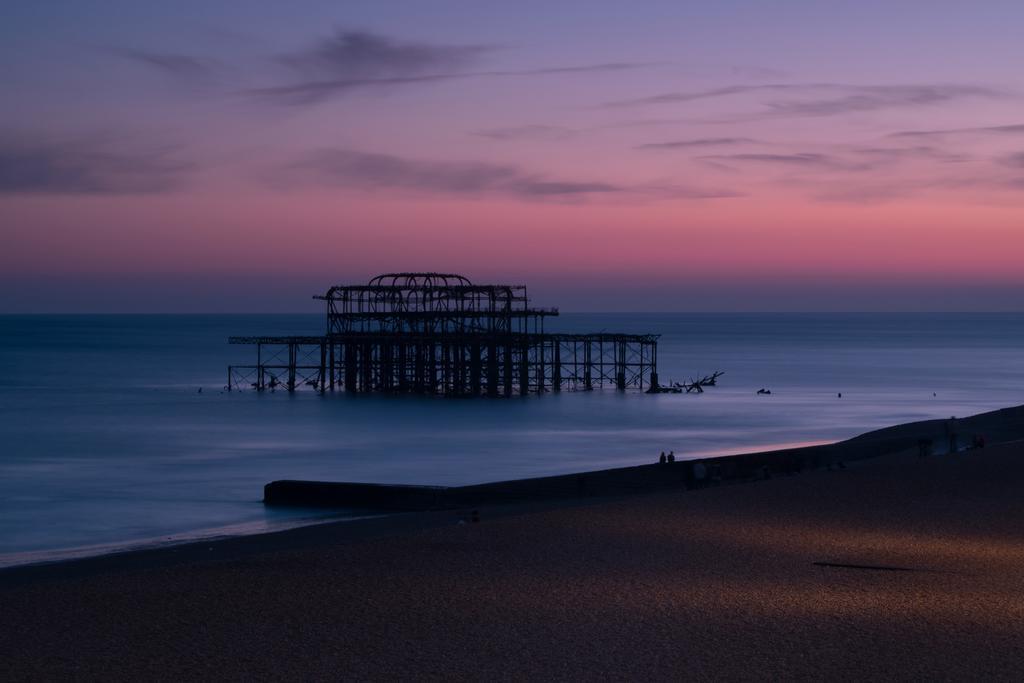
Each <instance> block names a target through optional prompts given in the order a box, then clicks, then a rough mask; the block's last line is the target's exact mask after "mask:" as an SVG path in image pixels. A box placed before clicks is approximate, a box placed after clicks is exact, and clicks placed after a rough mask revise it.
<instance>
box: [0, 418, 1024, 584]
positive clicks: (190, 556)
mask: <svg viewBox="0 0 1024 683" xmlns="http://www.w3.org/2000/svg"><path fill="white" fill-rule="evenodd" d="M945 422H946V420H941V419H934V420H923V421H917V422H908V423H903V424H897V425H892V426H889V427H883V428H881V429H876V430H871V431H869V432H865V433H863V434H860V435H857V436H855V437H852V438H850V439H846V440H843V441H838V442H834V443H827V444H818V445H812V446H801V447H796V448H787V449H780V450H772V451H757V452H752V453H737V454H732V455H722V456H714V457H709V458H697V459H693V460H679V461H676V462H675V463H673V464H671V465H659V464H657V463H652V464H644V465H634V466H630V467H619V468H611V469H606V470H594V471H588V472H578V473H572V474H564V475H553V476H546V477H531V478H526V479H515V480H507V481H499V482H488V483H484V484H474V485H469V486H464V487H452V488H455V489H460V490H461V491H463V492H465V493H464V495H462V496H460V497H456V498H455V499H453V500H452V501H451V502H450V504H447V505H435V504H428V505H426V506H420V507H413V508H411V509H405V510H403V509H402V508H401V506H399V507H398V509H390V510H386V509H372V508H364V509H356V510H352V512H353V515H352V516H351V517H346V518H343V519H332V518H330V517H326V518H325V519H323V520H322V521H304V522H299V523H297V524H295V525H294V526H288V527H287V528H283V529H278V530H270V531H262V532H257V533H253V534H244V535H226V536H216V537H211V538H196V539H182V540H181V541H172V542H169V543H161V542H157V543H156V544H155V545H152V546H141V547H139V546H136V547H126V548H123V549H119V550H114V551H112V552H106V553H101V554H87V555H82V556H77V557H66V558H55V559H52V560H42V561H38V562H29V563H19V564H12V565H7V566H0V586H2V585H3V584H4V583H5V581H8V580H13V581H17V582H21V581H25V580H29V581H31V580H33V579H34V578H35V577H36V576H37V575H38V576H39V577H40V578H41V577H45V576H59V577H68V576H75V575H78V574H79V573H86V574H88V573H92V572H94V571H106V570H110V569H114V568H117V567H119V566H122V565H123V566H125V567H130V568H140V567H149V566H166V565H169V564H177V563H188V562H192V561H201V560H205V559H211V558H213V557H216V558H217V559H218V560H225V559H231V558H241V557H246V556H250V555H253V554H258V553H260V552H263V551H268V552H269V551H276V550H281V549H292V548H304V547H309V546H310V544H316V543H317V542H318V541H317V539H318V537H319V536H321V535H322V536H323V537H324V539H325V540H329V542H331V543H345V542H359V541H363V540H367V539H369V538H379V537H384V536H392V535H396V534H402V533H406V532H409V531H416V530H420V529H423V528H430V527H433V526H438V525H444V524H449V523H451V520H452V514H453V510H459V509H460V508H482V509H485V510H486V514H487V515H488V516H489V517H493V516H514V515H519V514H529V513H530V512H535V511H538V510H546V509H553V508H562V507H572V506H577V505H592V504H600V503H602V502H608V501H615V500H621V499H623V498H629V497H632V496H642V495H648V494H652V493H657V492H659V491H671V490H686V489H687V487H686V482H685V480H684V477H685V475H684V469H688V468H689V466H690V464H691V463H693V462H697V461H698V460H699V461H702V462H704V463H707V464H708V465H709V466H714V465H718V466H719V467H721V468H722V471H723V475H722V478H721V481H720V482H718V483H717V484H714V485H712V484H711V483H710V482H709V484H708V487H712V486H717V485H729V486H731V485H735V484H742V483H746V482H752V481H758V480H760V479H762V478H763V477H762V473H763V469H762V468H763V467H766V466H768V467H772V468H773V469H774V473H775V474H776V475H779V474H782V475H795V474H799V473H800V472H809V471H814V470H820V469H831V467H832V466H833V465H835V464H836V463H839V462H842V463H844V464H845V463H846V462H851V463H852V462H856V461H859V460H866V459H871V458H876V457H880V456H884V455H889V454H893V453H898V452H901V451H906V450H908V449H911V448H915V447H916V444H917V442H918V440H919V439H921V438H932V439H937V438H941V436H942V434H943V425H944V423H945ZM957 422H958V424H959V428H960V429H961V430H962V431H961V434H962V435H963V436H962V437H961V440H963V439H964V438H966V437H967V435H968V434H971V433H979V434H984V435H985V436H986V438H987V440H988V445H997V444H1000V443H1006V442H1011V441H1016V440H1019V439H1024V405H1018V406H1011V407H1007V408H1000V409H997V410H993V411H987V412H984V413H979V414H976V415H972V416H968V417H964V418H958V419H957ZM938 452H939V453H941V451H938ZM581 477H586V478H587V480H586V481H587V484H586V486H585V489H581V487H580V480H581ZM309 483H312V484H315V485H322V484H325V483H324V482H309ZM326 485H327V486H330V485H331V483H330V482H327V483H326ZM268 486H270V484H268ZM359 486H363V485H359ZM369 486H376V485H373V484H370V485H369ZM385 488H388V489H393V488H409V489H432V488H443V487H429V486H423V487H419V486H409V487H385ZM416 495H417V496H418V495H420V494H416ZM304 507H305V506H304ZM330 507H331V506H328V508H330ZM312 509H315V508H312ZM320 509H321V511H322V510H323V509H324V508H320ZM465 512H467V511H466V510H463V513H465ZM464 516H465V515H464ZM71 552H73V549H72V551H71Z"/></svg>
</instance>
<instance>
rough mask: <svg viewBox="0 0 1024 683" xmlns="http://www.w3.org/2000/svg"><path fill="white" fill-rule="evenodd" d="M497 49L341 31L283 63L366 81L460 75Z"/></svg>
mask: <svg viewBox="0 0 1024 683" xmlns="http://www.w3.org/2000/svg"><path fill="white" fill-rule="evenodd" d="M494 49H495V48H494V46H489V45H437V44H430V43H414V42H402V41H398V40H394V39H392V38H388V37H386V36H381V35H377V34H373V33H367V32H363V31H338V32H336V33H335V35H333V36H331V37H330V38H325V39H322V40H319V41H317V42H316V43H315V44H314V45H313V46H312V47H310V48H309V49H306V50H303V51H300V52H296V53H293V54H289V55H285V56H283V57H281V58H280V61H281V62H282V63H283V64H285V65H287V66H289V67H291V68H292V69H294V70H296V71H298V72H300V73H302V74H305V75H307V76H310V77H315V78H330V79H339V80H361V81H365V80H371V79H392V78H409V77H412V76H420V75H423V74H428V73H445V72H450V71H460V70H462V69H465V68H468V67H469V66H472V65H474V64H476V63H477V62H478V61H479V60H480V59H481V58H482V57H483V56H484V55H485V54H486V53H487V52H490V51H491V50H494Z"/></svg>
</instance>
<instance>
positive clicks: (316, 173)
mask: <svg viewBox="0 0 1024 683" xmlns="http://www.w3.org/2000/svg"><path fill="white" fill-rule="evenodd" d="M282 171H283V173H284V175H285V176H286V177H288V178H289V179H291V180H292V181H297V182H300V183H307V184H318V185H326V186H331V187H341V188H350V189H362V190H375V189H392V190H394V189H404V190H410V191H418V192H427V193H442V194H457V195H477V196H482V195H506V196H513V197H518V198H522V199H562V200H565V199H584V198H586V197H590V196H627V195H634V196H640V195H646V196H655V195H656V196H658V197H659V198H669V197H674V198H690V199H695V198H711V197H726V196H735V193H731V192H726V191H717V190H700V189H697V188H692V187H684V186H676V185H657V186H655V185H645V186H628V185H620V184H616V183H611V182H606V181H599V180H590V179H563V178H549V177H547V176H546V175H544V174H541V173H535V172H530V171H526V170H524V169H521V168H519V167H517V166H513V165H508V164H496V163H490V162H480V161H425V160H418V159H408V158H404V157H399V156H394V155H390V154H378V153H372V152H363V151H359V150H353V149H322V150H318V151H316V152H314V153H312V154H310V155H308V156H307V157H305V158H304V159H301V160H299V161H298V162H295V163H293V164H290V165H289V166H288V167H286V168H284V169H282Z"/></svg>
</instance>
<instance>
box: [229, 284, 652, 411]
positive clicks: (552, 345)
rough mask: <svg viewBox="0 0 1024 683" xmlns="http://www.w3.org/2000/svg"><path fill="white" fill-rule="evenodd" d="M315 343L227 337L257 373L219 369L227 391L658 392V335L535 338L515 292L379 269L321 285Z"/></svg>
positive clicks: (532, 317)
mask: <svg viewBox="0 0 1024 683" xmlns="http://www.w3.org/2000/svg"><path fill="white" fill-rule="evenodd" d="M315 298H317V299H321V300H323V301H325V302H326V305H327V332H326V334H324V335H323V336H312V337H311V336H285V337H277V336H270V337H230V338H229V339H228V341H229V343H231V344H250V345H254V346H256V364H255V365H232V366H229V367H228V384H227V388H228V389H229V390H235V389H246V388H253V389H256V390H258V391H263V390H266V389H272V390H273V389H278V388H280V389H285V390H288V391H295V390H296V389H298V388H300V387H312V388H313V389H315V390H317V391H320V392H325V391H334V390H336V389H337V390H344V391H346V392H350V393H385V394H397V393H411V394H436V395H443V396H513V395H516V394H518V395H527V394H531V393H535V394H542V393H545V392H548V391H553V392H557V391H572V390H589V389H596V388H600V387H606V386H607V387H614V388H616V389H618V390H621V391H625V390H626V389H639V390H651V389H653V390H657V389H658V371H657V362H658V336H659V335H635V334H613V333H607V332H601V333H596V334H561V333H547V332H545V331H544V319H545V318H547V317H550V316H556V315H558V310H557V309H554V308H532V307H530V305H529V299H528V298H527V295H526V287H524V286H522V285H476V284H473V283H472V282H470V281H469V280H468V279H466V278H464V277H462V276H461V275H452V274H444V273H388V274H385V275H379V276H377V277H375V278H373V279H372V280H370V282H369V283H367V284H365V285H347V286H340V287H331V288H330V289H329V290H327V293H326V294H324V295H322V296H317V297H315Z"/></svg>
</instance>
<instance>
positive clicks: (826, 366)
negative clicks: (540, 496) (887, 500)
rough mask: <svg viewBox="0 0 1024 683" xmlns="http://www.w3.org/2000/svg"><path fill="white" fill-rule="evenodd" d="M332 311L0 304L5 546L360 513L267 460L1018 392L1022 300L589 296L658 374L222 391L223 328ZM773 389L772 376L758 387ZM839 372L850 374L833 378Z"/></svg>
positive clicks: (729, 436) (591, 321)
mask: <svg viewBox="0 0 1024 683" xmlns="http://www.w3.org/2000/svg"><path fill="white" fill-rule="evenodd" d="M323 327H324V320H323V317H322V316H321V315H153V316H146V315H110V316H106V315H76V316H44V315H38V316H0V566H10V565H18V564H26V563H35V562H46V561H54V560H61V559H67V558H74V557H81V556H88V555H96V554H103V553H110V552H117V551H122V550H126V549H132V548H141V547H151V546H155V545H163V544H172V543H180V542H184V541H194V540H198V539H207V538H219V537H223V536H232V535H240V534H253V533H260V532H265V531H270V530H276V529H284V528H288V527H290V526H296V525H304V524H311V523H316V522H322V521H324V520H326V519H338V518H353V517H356V516H358V514H359V513H357V512H355V511H334V512H330V513H324V512H323V511H316V510H302V509H295V510H283V509H270V508H265V507H264V506H263V504H262V502H261V498H262V492H263V485H264V484H266V483H267V482H270V481H273V480H277V479H314V480H329V481H359V482H381V483H403V484H442V485H445V484H446V485H454V484H471V483H478V482H487V481H497V480H503V479H515V478H522V477H532V476H538V475H549V474H560V473H568V472H576V471H583V470H594V469H601V468H609V467H618V466H627V465H637V464H642V463H650V462H655V461H656V460H657V459H658V456H659V454H660V453H661V452H662V451H666V452H667V451H670V450H671V451H674V453H675V455H676V457H677V458H681V459H687V458H697V457H701V456H708V455H720V454H727V453H740V452H751V451H760V450H765V449H774V448H781V447H787V446H796V445H804V444H814V443H824V442H830V441H835V440H839V439H845V438H848V437H852V436H855V435H857V434H860V433H863V432H865V431H869V430H872V429H877V428H880V427H884V426H888V425H892V424H896V423H901V422H907V421H912V420H922V419H930V418H943V417H950V416H954V415H955V416H965V415H970V414H974V413H978V412H982V411H986V410H992V409H996V408H1001V407H1006V406H1010V405H1018V404H1021V403H1024V314H1019V313H1007V314H1002V313H1000V314H995V313H993V314H945V313H943V314H905V313H898V314H897V313H884V314H874V313H858V314H850V313H834V314H833V313H830V314H809V313H808V314H734V313H722V314H710V313H708V314H684V313H673V314H664V313H658V314H655V313H650V314H632V313H630V314H627V313H602V314H592V313H587V314H583V313H578V314H562V315H561V316H560V317H558V318H556V319H554V320H553V321H549V323H548V331H561V332H600V331H608V332H627V333H653V334H660V335H661V337H660V340H659V347H658V365H659V375H660V379H661V382H662V384H667V383H671V382H685V381H688V380H690V379H693V378H698V377H701V376H704V375H709V374H711V373H712V372H715V371H722V372H724V373H725V374H723V375H722V376H721V377H720V378H719V380H718V384H717V386H715V387H710V388H708V389H707V390H706V391H705V392H704V393H702V394H685V393H684V394H656V395H650V394H644V393H640V392H638V391H627V392H624V393H623V392H618V391H616V390H614V389H612V388H608V389H602V390H595V391H592V392H583V391H580V392H562V393H560V394H550V393H549V394H545V395H542V396H528V397H522V398H520V397H516V398H511V399H504V398H501V399H477V400H466V399H445V398H439V397H413V396H401V397H382V396H370V395H365V396H363V395H355V396H353V395H347V394H345V393H344V392H342V391H337V392H335V393H333V394H330V393H328V394H326V395H319V394H317V393H316V392H315V391H313V390H312V389H309V388H306V389H304V390H299V391H296V392H295V393H293V394H289V393H288V392H286V391H281V390H278V391H273V392H271V391H266V392H261V393H257V392H256V391H252V390H243V391H230V392H229V391H226V390H225V384H226V382H227V366H228V365H229V364H251V363H253V362H254V356H255V351H254V349H253V348H252V347H246V346H233V345H229V344H228V343H227V339H228V337H229V336H231V335H249V334H254V335H255V334H267V335H274V334H281V335H284V334H321V333H322V331H323ZM762 388H763V389H768V390H770V391H771V394H770V395H765V394H758V393H757V392H758V390H759V389H762ZM840 394H841V396H840Z"/></svg>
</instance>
